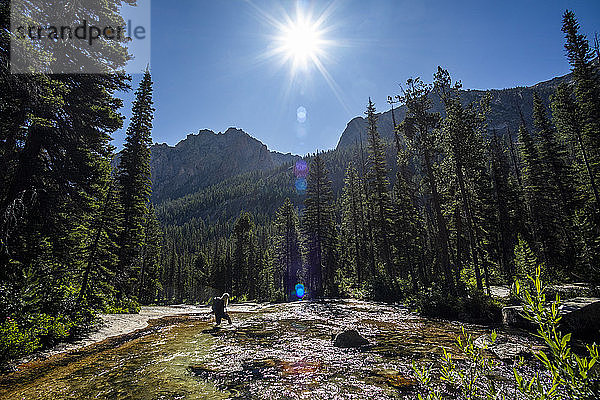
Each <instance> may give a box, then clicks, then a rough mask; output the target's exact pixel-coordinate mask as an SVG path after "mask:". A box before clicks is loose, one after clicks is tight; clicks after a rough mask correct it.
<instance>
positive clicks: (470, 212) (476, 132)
mask: <svg viewBox="0 0 600 400" xmlns="http://www.w3.org/2000/svg"><path fill="white" fill-rule="evenodd" d="M461 87H462V86H461V83H460V82H456V83H455V84H454V85H453V84H452V81H451V78H450V74H449V73H448V71H446V70H444V69H442V68H441V67H438V71H437V73H436V74H435V88H436V90H437V92H438V94H439V96H440V98H441V99H442V101H443V103H444V107H445V111H446V117H445V118H444V119H443V120H442V126H441V132H442V134H443V142H444V145H445V148H446V154H447V156H448V159H447V160H446V161H447V162H450V163H451V171H450V173H451V176H452V177H453V178H455V180H456V183H457V184H458V193H459V195H460V202H461V206H462V210H463V211H464V214H465V222H466V226H467V233H468V243H469V248H470V250H471V261H472V263H473V269H474V271H475V277H476V282H477V288H478V289H479V290H483V284H482V276H481V268H482V267H483V270H484V271H485V277H486V283H487V287H488V288H489V279H488V276H489V272H488V271H487V267H486V263H485V260H484V257H483V254H482V252H483V249H482V238H481V236H482V234H481V227H480V226H479V222H480V221H479V220H480V219H481V218H478V217H482V215H476V212H475V211H476V210H475V209H474V208H475V207H474V206H475V205H476V204H474V203H475V202H476V201H477V200H483V199H480V198H478V197H477V196H476V194H475V193H473V190H475V188H473V189H472V190H470V188H469V187H468V184H469V182H471V186H479V189H481V193H480V194H481V195H484V194H486V190H485V188H483V187H482V186H481V185H482V184H485V183H487V182H489V179H487V177H486V171H485V164H484V163H485V161H486V160H485V155H484V145H483V143H482V139H481V131H482V130H483V127H484V122H485V116H483V115H480V114H479V113H477V112H476V110H475V109H474V107H473V105H472V104H471V105H469V106H468V107H463V105H462V103H461V101H460V97H459V92H458V91H459V89H460V88H461ZM478 175H480V176H479V177H477V176H478ZM478 204H480V205H483V204H485V202H478ZM480 208H481V207H480ZM456 216H457V221H461V219H462V216H461V215H460V213H457V214H456ZM460 240H461V239H460V235H458V237H457V243H458V242H459V241H460ZM456 268H457V269H459V268H460V266H459V265H457V266H456Z"/></svg>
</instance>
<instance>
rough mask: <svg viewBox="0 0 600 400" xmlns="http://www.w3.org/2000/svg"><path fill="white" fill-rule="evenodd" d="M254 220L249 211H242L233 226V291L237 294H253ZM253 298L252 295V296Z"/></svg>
mask: <svg viewBox="0 0 600 400" xmlns="http://www.w3.org/2000/svg"><path fill="white" fill-rule="evenodd" d="M253 238H254V221H253V220H252V216H251V215H250V213H248V212H242V213H241V214H240V216H239V217H238V219H237V221H236V222H235V226H234V228H233V246H234V255H233V265H232V280H233V292H234V295H236V296H243V295H251V288H252V286H253V282H251V276H252V273H253V271H252V268H253V266H254V265H253V261H254V259H253V253H254V249H253V244H254V243H253ZM250 298H252V297H250Z"/></svg>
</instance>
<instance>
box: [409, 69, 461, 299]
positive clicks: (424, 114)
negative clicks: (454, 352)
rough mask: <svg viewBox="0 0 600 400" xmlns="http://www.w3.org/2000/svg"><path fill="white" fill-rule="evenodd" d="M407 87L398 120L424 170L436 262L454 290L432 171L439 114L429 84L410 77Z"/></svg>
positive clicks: (440, 208)
mask: <svg viewBox="0 0 600 400" xmlns="http://www.w3.org/2000/svg"><path fill="white" fill-rule="evenodd" d="M406 83H407V88H406V89H405V91H404V96H402V101H403V102H404V103H405V105H406V108H407V110H406V117H405V119H404V121H403V122H402V123H401V124H400V129H401V130H402V132H403V134H404V136H405V138H406V140H407V142H408V143H409V145H410V147H411V149H412V150H413V151H414V152H415V153H416V155H417V157H418V160H419V162H420V164H421V166H422V169H423V170H424V172H425V181H426V184H427V187H428V188H429V193H430V195H431V206H432V208H433V210H432V211H433V216H432V218H428V220H429V221H430V222H435V226H436V232H435V235H433V237H434V238H435V246H434V248H435V249H436V253H437V263H438V265H439V267H440V269H441V272H442V273H443V275H444V284H445V286H446V287H447V288H448V289H449V290H450V292H452V293H454V292H455V285H454V278H453V276H452V265H451V263H450V245H449V233H448V227H447V222H446V219H445V217H444V215H443V213H442V203H441V201H442V198H441V195H440V192H439V190H438V185H439V183H438V178H437V177H436V174H435V165H434V163H435V162H436V159H437V157H438V156H439V153H440V151H439V148H438V142H439V138H438V135H439V131H438V130H437V128H438V127H439V120H440V116H439V114H436V113H432V112H431V111H430V110H431V100H430V99H429V97H428V96H429V94H430V93H431V90H432V89H431V86H428V85H425V84H424V83H423V82H422V81H421V80H420V79H419V78H416V79H409V80H408V81H407V82H406Z"/></svg>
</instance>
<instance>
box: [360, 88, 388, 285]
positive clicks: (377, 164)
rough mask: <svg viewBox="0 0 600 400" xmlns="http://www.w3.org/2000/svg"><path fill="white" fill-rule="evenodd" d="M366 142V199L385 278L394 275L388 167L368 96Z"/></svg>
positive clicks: (373, 107)
mask: <svg viewBox="0 0 600 400" xmlns="http://www.w3.org/2000/svg"><path fill="white" fill-rule="evenodd" d="M365 114H366V115H367V142H368V147H367V150H368V153H369V157H368V160H367V184H368V189H369V191H368V195H367V197H368V200H369V203H370V205H371V207H372V210H373V215H372V227H373V240H374V246H375V249H376V254H377V257H378V260H379V262H381V263H382V264H383V266H384V268H385V272H386V273H387V275H388V276H387V278H388V279H390V278H392V279H393V278H394V272H393V268H392V263H391V260H390V255H391V249H390V239H389V232H390V222H391V221H390V215H391V205H390V196H389V181H388V178H387V175H388V171H387V165H386V161H385V149H384V146H383V144H382V143H381V138H380V137H379V132H378V131H377V115H376V111H375V105H374V104H373V102H372V101H371V99H369V104H368V105H367V111H366V112H365Z"/></svg>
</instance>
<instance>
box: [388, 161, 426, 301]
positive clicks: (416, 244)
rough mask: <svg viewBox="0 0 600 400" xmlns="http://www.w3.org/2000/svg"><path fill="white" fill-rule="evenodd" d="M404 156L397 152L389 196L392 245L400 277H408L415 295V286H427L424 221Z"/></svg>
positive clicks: (416, 288) (416, 287)
mask: <svg viewBox="0 0 600 400" xmlns="http://www.w3.org/2000/svg"><path fill="white" fill-rule="evenodd" d="M407 158H408V153H407V152H406V151H404V150H402V149H399V151H398V157H397V163H398V172H397V174H396V182H395V184H394V192H393V194H394V196H393V215H394V218H393V221H394V222H393V225H392V229H393V238H394V239H393V240H394V242H395V250H396V251H395V253H396V263H397V264H398V266H399V273H400V276H403V277H407V276H408V275H410V277H411V280H412V285H413V290H414V291H415V292H416V291H417V290H418V287H419V283H420V284H421V285H422V286H423V287H427V286H428V277H427V275H426V265H425V263H424V259H425V257H424V253H425V251H426V249H425V246H424V232H423V226H424V221H423V218H422V216H421V215H420V213H419V211H418V209H417V207H416V205H415V195H414V189H413V187H412V185H411V181H410V179H411V177H410V172H409V170H408V162H407Z"/></svg>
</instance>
